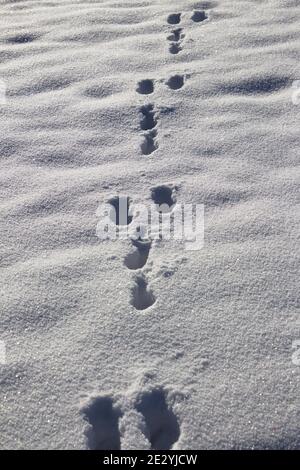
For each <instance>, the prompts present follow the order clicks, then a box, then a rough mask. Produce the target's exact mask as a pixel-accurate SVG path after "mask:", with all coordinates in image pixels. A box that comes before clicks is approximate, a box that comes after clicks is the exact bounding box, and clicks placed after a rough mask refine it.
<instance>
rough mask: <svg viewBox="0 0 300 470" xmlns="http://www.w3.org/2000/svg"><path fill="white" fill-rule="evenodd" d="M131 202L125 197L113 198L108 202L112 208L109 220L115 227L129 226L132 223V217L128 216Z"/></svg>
mask: <svg viewBox="0 0 300 470" xmlns="http://www.w3.org/2000/svg"><path fill="white" fill-rule="evenodd" d="M130 203H131V200H130V198H129V197H125V196H120V197H119V196H115V197H113V198H111V199H110V200H109V201H108V204H110V205H111V206H112V208H113V210H111V212H110V219H111V221H112V222H114V223H115V224H116V225H129V224H131V222H132V216H131V215H129V206H130Z"/></svg>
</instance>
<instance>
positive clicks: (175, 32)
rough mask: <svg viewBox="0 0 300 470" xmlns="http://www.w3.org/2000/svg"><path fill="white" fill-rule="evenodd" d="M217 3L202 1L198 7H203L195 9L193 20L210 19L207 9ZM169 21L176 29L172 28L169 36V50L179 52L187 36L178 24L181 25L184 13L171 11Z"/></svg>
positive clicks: (200, 21)
mask: <svg viewBox="0 0 300 470" xmlns="http://www.w3.org/2000/svg"><path fill="white" fill-rule="evenodd" d="M214 6H215V3H213V2H201V3H200V4H198V5H197V8H201V9H200V10H194V12H193V14H192V16H191V20H192V21H194V22H195V23H202V22H203V21H206V20H208V13H207V11H206V10H209V9H211V8H214ZM167 22H168V24H169V25H172V26H175V25H176V27H175V28H174V29H172V30H171V33H170V34H169V35H168V36H167V40H168V41H169V43H170V44H169V52H170V54H178V53H179V52H180V51H182V47H183V41H184V38H185V33H184V30H183V28H182V27H180V26H177V25H180V23H181V22H182V13H171V14H170V15H169V16H168V18H167Z"/></svg>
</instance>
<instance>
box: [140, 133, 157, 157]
mask: <svg viewBox="0 0 300 470" xmlns="http://www.w3.org/2000/svg"><path fill="white" fill-rule="evenodd" d="M156 137H157V130H156V129H152V130H151V131H150V132H148V133H147V134H144V142H143V143H142V145H141V151H142V153H143V155H151V153H153V152H155V150H157V149H158V143H157V142H156Z"/></svg>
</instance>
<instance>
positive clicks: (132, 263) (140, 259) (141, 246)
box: [124, 240, 151, 270]
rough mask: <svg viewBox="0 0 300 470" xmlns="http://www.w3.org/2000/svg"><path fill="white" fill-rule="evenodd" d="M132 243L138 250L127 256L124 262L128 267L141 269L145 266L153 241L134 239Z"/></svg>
mask: <svg viewBox="0 0 300 470" xmlns="http://www.w3.org/2000/svg"><path fill="white" fill-rule="evenodd" d="M132 244H133V246H134V247H135V248H136V250H135V251H134V252H133V253H129V254H128V255H127V256H126V258H125V260H124V264H125V266H126V267H127V268H128V269H133V270H136V269H141V268H143V267H144V266H145V264H146V263H147V261H148V257H149V253H150V248H151V242H150V241H141V240H132Z"/></svg>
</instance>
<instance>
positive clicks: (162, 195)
mask: <svg viewBox="0 0 300 470" xmlns="http://www.w3.org/2000/svg"><path fill="white" fill-rule="evenodd" d="M151 197H152V200H153V202H154V203H155V204H156V205H157V206H158V211H159V212H161V213H166V212H171V211H172V209H173V207H174V205H175V204H176V199H175V198H174V196H173V190H172V188H170V187H169V186H165V185H161V186H157V187H156V188H153V189H152V190H151Z"/></svg>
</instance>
